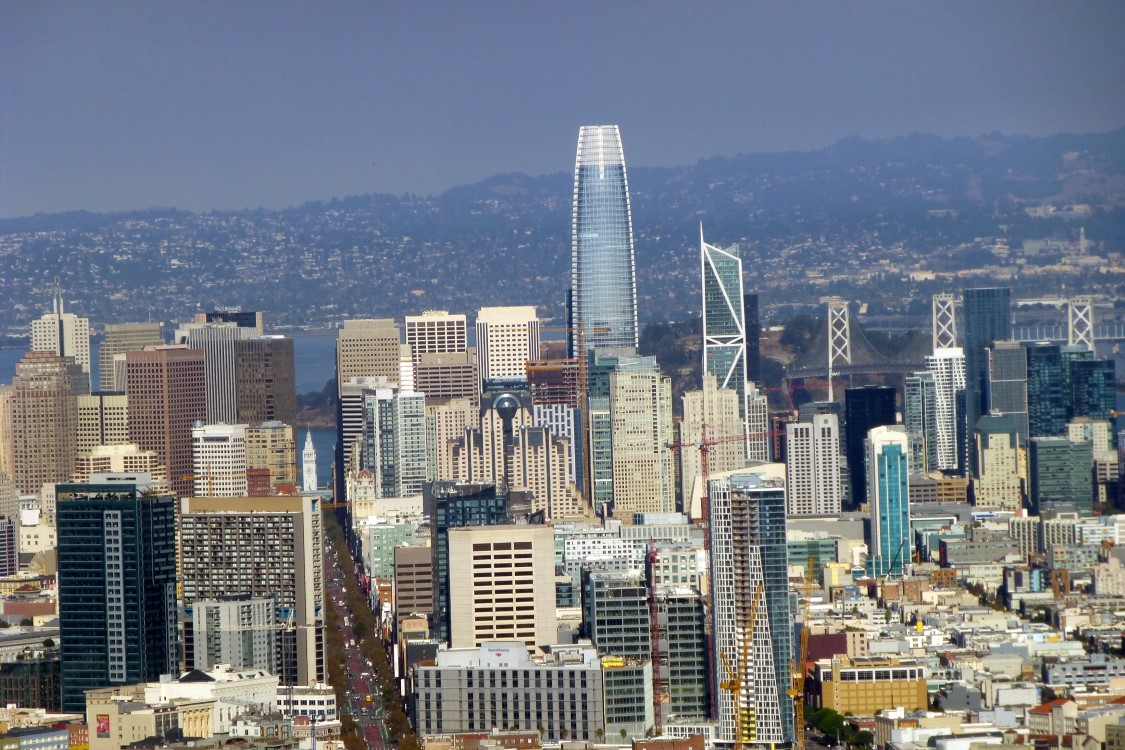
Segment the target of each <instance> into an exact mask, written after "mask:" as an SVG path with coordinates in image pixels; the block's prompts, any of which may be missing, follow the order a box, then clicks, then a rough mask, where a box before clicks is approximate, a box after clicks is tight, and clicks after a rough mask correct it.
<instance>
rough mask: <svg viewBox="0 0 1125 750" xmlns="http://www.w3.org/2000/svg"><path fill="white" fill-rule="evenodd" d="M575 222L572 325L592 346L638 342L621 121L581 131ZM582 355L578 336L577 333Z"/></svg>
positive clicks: (574, 342) (574, 337) (573, 345)
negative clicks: (580, 331)
mask: <svg viewBox="0 0 1125 750" xmlns="http://www.w3.org/2000/svg"><path fill="white" fill-rule="evenodd" d="M573 211H574V213H573V218H572V223H571V250H572V254H571V261H570V300H569V316H570V321H569V324H568V325H569V327H570V328H571V329H578V328H581V329H583V330H584V331H585V333H586V349H587V350H590V349H604V348H618V347H634V348H635V347H636V346H637V273H636V267H635V265H634V262H633V217H632V212H631V211H630V209H629V182H628V179H627V178H626V176H625V153H624V151H623V150H622V149H621V133H620V131H619V130H618V128H617V126H616V125H585V126H583V127H582V129H581V130H579V131H578V158H577V159H576V160H575V163H574V206H573ZM570 348H571V355H572V356H578V348H579V345H578V336H577V335H572V336H571V345H570Z"/></svg>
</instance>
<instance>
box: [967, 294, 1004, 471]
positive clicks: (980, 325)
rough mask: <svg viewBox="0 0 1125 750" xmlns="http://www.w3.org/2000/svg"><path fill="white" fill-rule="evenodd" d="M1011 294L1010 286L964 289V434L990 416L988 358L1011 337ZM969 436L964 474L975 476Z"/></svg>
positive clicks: (973, 457) (974, 459)
mask: <svg viewBox="0 0 1125 750" xmlns="http://www.w3.org/2000/svg"><path fill="white" fill-rule="evenodd" d="M1011 297H1012V294H1011V290H1010V289H1008V288H1007V287H985V288H982V289H966V290H965V314H964V319H965V337H964V349H965V413H964V424H963V426H962V428H963V429H962V432H961V434H962V435H965V436H971V435H972V434H973V430H975V429H976V426H977V420H978V419H980V417H981V415H982V414H988V412H989V408H990V406H989V404H988V403H987V398H986V397H987V395H988V355H987V353H986V352H985V351H984V350H985V348H986V347H990V346H992V343H993V342H994V341H1007V340H1009V339H1011V338H1012V299H1011ZM971 439H972V438H971V437H966V438H965V440H964V441H963V443H962V444H961V445H960V446H958V447H959V448H960V451H959V453H960V456H961V469H962V471H963V473H965V474H966V475H968V474H969V473H972V474H974V475H975V474H976V472H977V470H978V467H977V466H976V452H975V451H973V450H972V449H971V447H970V445H969V443H970V442H971Z"/></svg>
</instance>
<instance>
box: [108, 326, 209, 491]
mask: <svg viewBox="0 0 1125 750" xmlns="http://www.w3.org/2000/svg"><path fill="white" fill-rule="evenodd" d="M203 360H204V352H203V351H202V350H201V349H189V348H187V347H184V346H156V347H145V348H144V349H142V350H139V351H130V352H126V354H125V393H126V395H127V396H128V397H129V404H130V409H129V437H130V439H131V440H132V441H133V442H134V443H136V444H137V445H138V446H139V447H140V448H141V449H143V450H151V451H155V452H156V455H157V456H158V457H159V459H160V463H162V464H164V466H165V468H166V469H167V471H168V476H169V477H170V479H171V482H172V493H173V494H174V495H175V496H176V497H187V496H188V495H190V494H191V493H192V480H191V479H190V478H188V479H185V477H190V476H191V474H192V464H191V430H192V427H193V426H194V425H195V423H196V422H197V421H198V420H202V419H204V418H205V417H206V414H207V399H206V391H205V387H204V361H203Z"/></svg>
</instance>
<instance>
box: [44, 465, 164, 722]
mask: <svg viewBox="0 0 1125 750" xmlns="http://www.w3.org/2000/svg"><path fill="white" fill-rule="evenodd" d="M145 490H146V488H145V487H144V486H138V485H137V484H130V483H124V482H122V483H112V484H60V485H58V496H57V513H56V523H57V525H58V540H59V541H58V562H59V574H58V576H59V627H60V634H59V635H60V641H61V649H60V658H61V660H62V706H63V710H64V711H67V712H76V713H84V712H85V710H86V695H85V691H86V690H92V689H95V688H103V687H110V686H113V685H127V684H131V683H136V682H147V681H149V680H158V679H160V675H162V674H174V673H175V672H176V670H177V668H178V666H179V636H178V629H177V609H176V516H175V501H174V500H173V499H172V498H171V497H158V496H150V495H147V494H145Z"/></svg>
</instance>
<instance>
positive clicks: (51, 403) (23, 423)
mask: <svg viewBox="0 0 1125 750" xmlns="http://www.w3.org/2000/svg"><path fill="white" fill-rule="evenodd" d="M83 377H84V375H83V373H82V372H81V368H80V367H79V366H78V365H76V364H74V361H73V360H72V359H71V358H69V357H60V356H58V355H57V354H54V353H53V352H49V351H38V352H28V353H27V354H25V355H24V356H23V358H22V359H20V361H19V362H18V363H17V364H16V375H15V377H14V378H13V379H12V392H11V405H10V408H9V409H8V414H9V417H8V425H7V428H6V432H7V434H8V437H9V439H10V440H11V444H12V450H11V479H12V481H13V482H14V483H15V485H16V488H17V489H18V490H19V492H20V493H21V494H28V495H31V494H39V492H40V491H41V490H42V488H43V485H44V484H54V483H57V482H67V481H69V480H70V475H71V473H72V472H73V471H74V456H75V444H76V437H75V436H76V435H77V432H78V408H77V400H76V398H75V394H74V390H73V388H74V383H75V380H76V379H78V380H81V378H83Z"/></svg>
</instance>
